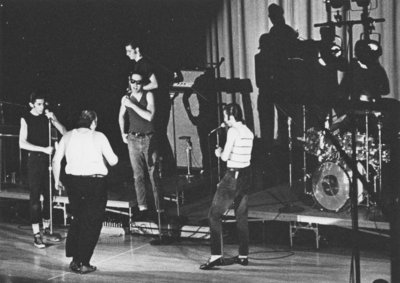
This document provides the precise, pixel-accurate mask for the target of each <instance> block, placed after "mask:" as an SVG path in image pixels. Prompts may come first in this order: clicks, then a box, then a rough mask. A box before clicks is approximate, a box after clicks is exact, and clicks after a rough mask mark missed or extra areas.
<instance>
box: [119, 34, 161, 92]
mask: <svg viewBox="0 0 400 283" xmlns="http://www.w3.org/2000/svg"><path fill="white" fill-rule="evenodd" d="M125 51H126V56H128V58H129V59H130V60H131V61H132V67H131V69H130V71H129V73H132V72H136V73H140V74H142V76H143V90H146V91H149V90H154V89H156V88H158V81H157V78H156V75H155V71H154V66H153V64H151V63H150V61H149V60H148V59H147V58H144V57H143V55H142V46H141V44H140V43H139V42H138V41H134V40H132V41H129V42H128V43H127V44H126V45H125Z"/></svg>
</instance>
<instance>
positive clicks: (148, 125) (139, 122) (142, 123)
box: [126, 92, 154, 134]
mask: <svg viewBox="0 0 400 283" xmlns="http://www.w3.org/2000/svg"><path fill="white" fill-rule="evenodd" d="M146 97H147V92H144V93H143V95H142V97H141V98H140V101H137V100H136V98H135V97H133V96H131V97H130V100H131V101H132V102H133V103H135V104H136V105H137V106H139V107H140V108H142V109H144V110H145V109H146V108H147V99H146ZM126 109H127V112H128V115H129V132H130V133H131V132H134V133H142V134H149V133H152V132H153V131H154V127H153V122H152V121H147V120H146V119H143V118H142V117H140V116H139V115H138V114H137V113H136V112H135V111H134V110H133V109H132V108H129V107H127V108H126Z"/></svg>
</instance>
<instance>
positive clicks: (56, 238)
mask: <svg viewBox="0 0 400 283" xmlns="http://www.w3.org/2000/svg"><path fill="white" fill-rule="evenodd" d="M48 120H49V121H48V130H49V137H48V138H49V146H51V140H52V139H51V119H48ZM51 157H52V155H51V154H49V212H50V226H49V232H50V234H49V238H48V239H49V240H50V241H52V242H59V241H60V240H61V235H60V234H58V233H53V179H52V173H53V167H52V165H51V161H52V160H51V159H52V158H51Z"/></svg>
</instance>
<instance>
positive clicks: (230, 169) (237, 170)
mask: <svg viewBox="0 0 400 283" xmlns="http://www.w3.org/2000/svg"><path fill="white" fill-rule="evenodd" d="M248 168H249V166H247V167H243V168H228V171H232V172H239V171H244V170H246V169H248Z"/></svg>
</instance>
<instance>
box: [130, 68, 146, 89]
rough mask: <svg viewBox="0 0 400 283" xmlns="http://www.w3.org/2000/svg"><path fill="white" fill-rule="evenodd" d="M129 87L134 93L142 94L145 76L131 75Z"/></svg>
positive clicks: (135, 73)
mask: <svg viewBox="0 0 400 283" xmlns="http://www.w3.org/2000/svg"><path fill="white" fill-rule="evenodd" d="M129 86H130V89H131V90H132V92H140V91H142V89H143V76H142V75H141V74H139V73H137V72H133V73H131V74H130V75H129Z"/></svg>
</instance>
